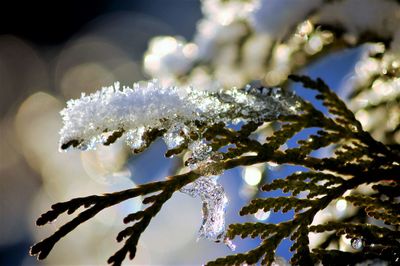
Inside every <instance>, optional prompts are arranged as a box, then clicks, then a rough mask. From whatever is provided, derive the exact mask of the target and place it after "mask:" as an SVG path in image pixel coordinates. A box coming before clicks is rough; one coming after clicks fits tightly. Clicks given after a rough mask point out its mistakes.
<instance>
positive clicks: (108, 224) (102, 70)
mask: <svg viewBox="0 0 400 266" xmlns="http://www.w3.org/2000/svg"><path fill="white" fill-rule="evenodd" d="M1 5H2V6H1V8H0V265H105V264H106V261H107V258H108V257H109V256H110V255H112V254H113V253H114V252H115V251H116V250H117V249H118V248H119V247H120V246H121V245H120V244H118V243H117V242H116V240H115V237H116V235H117V233H118V232H119V231H120V230H122V229H123V228H124V225H123V223H122V219H123V217H124V216H125V215H126V214H128V213H131V212H134V211H135V210H139V209H140V207H141V201H140V199H134V200H130V201H128V202H126V203H124V204H121V205H120V206H118V207H116V208H111V209H109V210H106V211H104V212H102V213H101V214H100V215H98V216H96V217H95V218H94V219H92V220H91V221H89V222H87V223H85V224H83V225H81V226H80V227H79V228H78V229H76V230H75V231H73V232H72V233H71V234H70V235H69V236H67V237H65V238H64V239H63V240H62V241H61V242H59V243H57V244H56V246H55V248H54V249H53V251H52V253H51V254H50V255H49V257H48V258H47V259H46V260H45V261H41V262H37V261H36V260H35V259H34V258H32V257H29V255H28V250H29V246H30V245H32V243H33V242H36V241H38V240H40V239H42V238H44V237H46V236H48V235H50V234H51V233H52V232H54V231H55V230H56V229H57V227H58V226H61V225H62V224H63V223H65V222H66V221H68V220H69V219H70V218H71V217H65V216H62V217H60V219H59V220H57V221H55V222H54V223H52V224H51V225H47V226H44V227H43V228H38V227H36V226H35V220H36V219H37V217H39V215H40V214H41V213H43V212H45V211H47V210H48V209H49V208H50V206H51V205H52V204H53V203H56V202H59V201H66V200H69V199H71V198H73V197H79V196H86V195H91V194H101V193H104V192H111V191H118V190H122V189H127V188H131V187H134V186H135V185H136V184H140V183H144V182H149V181H154V180H160V179H162V178H163V177H165V176H167V175H168V174H169V173H170V172H171V169H172V168H173V166H174V161H173V160H172V159H165V158H164V156H163V152H165V150H166V147H165V145H164V144H163V143H162V142H161V141H158V142H156V143H154V144H153V145H152V146H151V148H150V149H149V150H147V151H146V152H145V153H143V154H141V155H140V156H132V155H131V154H130V151H129V150H128V149H127V148H126V147H125V146H124V145H120V144H116V145H112V146H111V147H100V148H99V149H98V150H96V151H87V152H79V151H72V152H68V153H60V152H59V151H58V138H59V135H58V131H59V130H60V128H61V126H62V124H61V117H60V115H59V111H60V110H61V109H62V108H64V106H65V102H66V100H68V99H71V98H77V97H80V94H81V92H86V93H90V92H93V91H95V90H97V89H99V88H101V87H103V86H109V85H112V84H113V83H114V82H115V81H119V82H121V84H122V85H126V86H130V85H132V83H133V82H135V81H139V80H143V79H148V78H149V77H147V76H146V75H145V74H144V72H143V70H142V60H143V54H144V52H145V51H146V49H147V46H148V42H149V40H150V39H151V38H152V37H154V36H157V35H172V36H183V37H184V38H185V39H189V40H190V39H192V37H193V34H194V32H195V30H196V22H197V21H198V20H199V19H200V18H201V16H202V14H201V9H200V1H199V0H151V1H147V0H96V1H95V0H87V1H77V0H69V1H67V0H65V1H23V0H15V1H8V5H5V4H1ZM357 56H358V53H357V51H346V52H343V53H340V54H339V55H335V56H331V57H329V58H327V59H324V60H323V61H319V62H317V63H316V64H314V65H312V66H311V67H310V68H308V69H306V70H305V72H307V73H308V74H310V75H311V76H321V77H323V78H324V79H325V80H326V81H327V82H328V84H329V85H331V86H333V87H340V84H341V82H342V80H343V78H344V77H346V75H347V74H348V73H349V71H350V70H351V69H352V67H353V64H354V61H355V59H356V58H357ZM294 170H296V169H292V170H290V172H292V171H294ZM268 171H270V176H271V177H272V178H275V177H280V176H284V175H286V174H287V170H285V169H280V168H277V167H275V166H273V165H272V166H270V168H269V170H268ZM261 172H262V171H261V170H260V169H259V168H257V167H253V168H248V169H246V170H245V171H242V169H234V170H231V171H227V172H226V173H225V174H224V175H223V177H222V178H221V183H222V184H223V185H224V187H225V189H226V192H227V194H228V197H229V199H230V205H229V207H228V209H227V223H231V222H239V221H245V219H247V220H252V219H253V220H268V221H271V222H276V221H278V220H279V219H282V217H283V216H279V214H278V216H272V215H271V217H270V215H269V213H259V214H258V215H257V216H256V217H250V218H248V217H247V218H243V217H239V216H238V214H237V213H238V210H239V209H240V208H241V206H242V205H243V204H245V203H246V202H247V201H248V200H249V193H250V194H251V193H252V192H251V191H252V188H253V186H254V185H257V184H258V183H259V182H260V179H261ZM200 210H201V203H200V201H199V200H198V199H192V198H190V197H189V196H187V195H184V194H182V193H176V195H174V197H173V198H172V199H171V200H170V201H169V202H168V204H166V206H165V208H164V209H163V210H162V212H161V213H160V214H159V215H158V216H157V217H156V218H155V219H154V220H153V221H152V223H151V225H150V227H149V228H148V230H147V231H146V232H145V233H144V235H143V237H142V239H141V241H140V244H139V249H138V252H137V256H136V258H135V261H133V262H131V261H127V262H126V264H127V265H130V264H134V265H150V264H152V265H155V264H157V265H161V264H164V265H201V264H202V263H204V262H206V261H207V260H211V259H215V258H217V257H219V256H225V255H228V254H231V251H229V249H228V248H227V247H225V246H223V245H221V244H216V243H212V242H208V241H205V240H200V241H198V242H196V238H197V230H198V228H199V226H200V223H201V211H200ZM235 244H236V245H238V251H239V252H242V251H246V250H248V249H249V248H251V247H254V246H255V245H257V241H253V242H252V241H239V240H235ZM289 245H290V243H289V241H287V243H283V244H282V245H281V247H280V248H279V249H278V255H279V256H282V257H284V258H286V259H288V258H289V257H290V253H289V251H288V247H289Z"/></svg>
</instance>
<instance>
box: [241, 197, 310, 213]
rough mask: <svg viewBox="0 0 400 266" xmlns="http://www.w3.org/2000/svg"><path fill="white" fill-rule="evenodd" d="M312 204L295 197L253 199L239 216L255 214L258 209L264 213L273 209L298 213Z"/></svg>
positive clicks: (307, 200)
mask: <svg viewBox="0 0 400 266" xmlns="http://www.w3.org/2000/svg"><path fill="white" fill-rule="evenodd" d="M314 203H315V202H314V201H313V200H309V199H299V198H295V197H277V198H265V199H255V200H252V201H251V202H250V204H249V205H247V206H245V207H243V208H242V210H241V211H240V215H246V214H252V213H256V212H257V211H258V210H260V209H263V210H264V211H269V210H270V209H273V210H274V212H277V211H279V210H280V209H282V211H283V212H288V211H289V210H291V209H295V211H299V210H301V209H303V208H307V207H311V206H313V205H314Z"/></svg>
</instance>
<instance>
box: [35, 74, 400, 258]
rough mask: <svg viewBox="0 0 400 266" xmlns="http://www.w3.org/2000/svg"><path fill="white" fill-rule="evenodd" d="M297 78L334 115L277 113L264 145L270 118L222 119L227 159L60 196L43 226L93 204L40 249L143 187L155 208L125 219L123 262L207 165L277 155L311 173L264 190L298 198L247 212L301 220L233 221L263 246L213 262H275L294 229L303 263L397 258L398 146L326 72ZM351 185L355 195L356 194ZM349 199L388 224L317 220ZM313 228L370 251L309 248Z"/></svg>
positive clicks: (40, 251)
mask: <svg viewBox="0 0 400 266" xmlns="http://www.w3.org/2000/svg"><path fill="white" fill-rule="evenodd" d="M290 78H291V79H292V80H294V81H296V82H302V83H303V85H304V87H306V88H309V89H312V90H316V91H317V92H318V94H317V96H316V97H317V99H320V100H321V101H322V102H323V104H324V105H325V106H326V107H327V108H328V110H329V112H330V114H331V115H332V116H326V115H324V114H323V113H322V112H321V111H319V110H317V109H315V108H314V107H313V106H312V105H311V104H310V103H308V102H306V101H302V103H301V104H302V112H301V114H295V115H290V114H289V115H280V116H278V117H277V121H278V122H279V123H280V124H281V125H282V126H281V127H280V129H278V130H276V131H275V132H274V134H273V135H272V136H270V137H268V138H267V140H266V142H265V143H263V144H262V143H260V142H258V141H255V140H253V139H251V138H249V136H250V134H251V133H252V132H254V131H255V130H256V129H257V128H258V127H259V126H260V125H261V124H262V123H261V122H259V123H255V122H253V121H251V122H249V123H248V124H245V125H243V126H242V128H241V129H240V130H238V131H234V130H232V129H230V128H228V127H226V126H224V125H223V124H221V123H219V124H215V125H214V126H211V127H210V128H208V129H206V130H205V133H204V135H205V136H207V140H208V141H210V143H211V146H212V147H213V149H215V150H217V149H219V148H220V147H223V146H225V145H228V144H235V148H232V147H231V148H230V149H229V151H228V152H226V153H223V154H222V158H221V159H220V160H218V161H213V162H211V163H208V164H205V165H201V167H199V168H197V169H195V170H193V171H190V172H188V173H185V174H181V175H176V176H172V177H168V179H167V180H166V181H159V182H154V183H148V184H145V185H141V186H139V187H137V188H134V189H129V190H125V191H121V192H117V193H111V194H104V195H101V196H89V197H84V198H76V199H73V200H71V201H67V202H62V203H57V204H55V205H53V206H52V209H51V210H50V211H48V212H47V213H44V214H43V215H42V216H41V217H40V218H39V219H38V220H37V224H38V225H44V224H46V223H48V222H51V221H53V220H54V219H56V218H57V217H58V216H59V215H61V214H63V213H64V212H66V213H67V214H72V213H74V212H75V211H76V210H77V209H78V208H80V207H84V208H85V210H84V211H82V212H81V213H79V214H78V216H77V217H76V218H74V219H72V220H71V221H70V222H68V223H66V224H65V225H64V226H62V227H60V229H59V230H58V231H56V232H55V233H54V234H53V235H52V236H50V237H49V238H47V239H45V240H43V241H41V242H39V243H37V244H36V245H34V246H33V247H32V249H31V254H33V255H37V256H38V258H39V259H44V258H45V257H46V256H47V255H48V254H49V252H50V251H51V249H52V248H53V246H54V245H55V244H56V243H57V241H59V240H60V239H61V238H62V237H63V236H65V235H66V234H68V233H70V232H71V231H72V230H74V228H76V227H77V226H78V225H79V224H81V223H83V222H85V221H87V220H89V219H90V218H92V217H93V216H94V215H96V214H97V213H98V212H100V211H101V210H103V209H104V208H107V207H110V206H112V205H115V204H117V203H120V202H122V201H124V200H127V199H130V198H133V197H137V196H140V195H143V196H145V199H144V200H143V203H145V204H147V208H145V209H144V210H141V211H138V212H136V213H132V214H130V215H128V216H127V217H125V218H124V222H125V223H126V224H128V225H129V226H128V227H126V228H125V229H124V230H122V231H121V232H120V233H119V234H118V236H117V241H119V242H122V241H124V243H123V246H122V248H121V249H120V250H119V251H117V252H116V253H115V254H114V255H113V256H111V257H110V259H109V261H108V262H109V263H111V264H112V265H120V264H121V263H122V261H123V260H124V259H125V257H126V256H128V257H129V258H130V259H133V258H134V256H135V253H136V245H137V243H138V241H139V238H140V235H141V233H143V231H144V230H145V229H146V227H147V226H148V224H149V223H150V221H151V219H152V218H153V217H154V216H155V215H157V213H158V212H159V211H160V209H161V208H162V206H163V204H164V203H165V202H166V201H167V200H168V199H169V198H170V197H171V196H172V194H173V193H174V192H176V191H178V190H179V189H181V188H182V187H183V186H185V185H186V184H188V183H190V182H192V181H194V180H196V179H197V178H199V177H200V176H202V175H204V174H205V173H207V172H209V171H210V172H214V171H215V169H223V170H226V169H230V168H233V167H237V166H244V165H251V164H256V163H261V162H274V163H278V164H291V165H301V166H304V167H305V168H307V169H309V171H302V172H296V173H294V174H292V175H289V176H287V177H286V178H282V179H276V180H274V181H273V182H271V183H267V184H264V186H263V187H262V190H264V191H270V190H277V189H281V190H282V191H283V192H289V193H291V196H288V197H277V198H257V199H254V200H253V201H251V202H250V203H249V204H248V205H247V206H244V207H243V208H242V210H241V211H240V215H248V214H253V213H256V212H257V211H258V210H260V209H263V210H264V211H269V210H273V211H279V210H282V211H283V212H287V211H289V210H294V211H295V215H294V217H293V219H291V220H288V221H285V222H282V223H278V224H268V223H261V222H257V223H244V224H232V225H230V226H229V228H228V231H227V237H228V238H230V239H233V238H234V237H236V236H240V237H242V238H245V237H252V238H255V237H260V238H261V239H262V243H261V245H260V246H259V247H257V248H256V249H254V250H251V251H249V252H247V253H244V254H236V255H231V256H228V257H226V258H220V259H217V260H216V261H214V262H209V263H208V264H209V265H221V264H225V265H233V264H241V263H248V264H252V263H257V262H259V261H261V262H262V264H271V263H272V262H273V261H274V252H275V249H276V248H277V246H278V245H279V243H280V242H281V241H282V240H283V239H284V238H288V237H290V238H291V239H292V240H293V241H294V242H293V246H292V247H291V250H293V251H295V253H294V256H293V258H292V260H291V262H292V263H293V264H294V265H310V264H313V263H316V262H318V261H320V262H322V263H323V264H324V265H325V264H329V263H331V262H333V261H337V259H343V260H344V259H345V260H346V261H348V262H349V263H350V262H352V263H356V262H361V261H365V260H367V259H375V258H379V259H381V260H385V261H388V262H392V263H395V262H397V260H398V258H399V251H400V245H399V240H400V233H399V231H398V226H399V225H400V215H399V213H398V210H399V207H400V206H399V202H398V198H399V196H400V190H399V189H400V186H399V182H398V181H397V178H398V173H399V172H400V166H399V164H400V155H399V152H398V150H393V149H391V148H389V147H387V146H385V145H384V144H382V143H381V142H378V141H376V140H374V139H373V138H372V137H371V136H370V134H369V133H368V132H366V131H364V130H363V129H362V127H361V125H360V123H359V122H358V121H357V120H356V119H355V117H354V115H353V113H352V112H351V111H350V110H349V109H347V107H346V105H345V104H344V103H343V102H342V101H341V100H340V99H339V98H338V97H337V96H336V94H334V93H333V92H332V91H331V90H330V89H329V88H328V86H327V85H326V84H325V83H324V82H323V81H322V80H321V79H317V80H312V79H310V78H308V77H306V76H294V75H292V76H290ZM306 128H318V129H319V130H318V132H317V134H313V135H310V136H309V138H308V139H307V140H305V141H304V140H301V141H299V142H298V146H297V147H295V148H290V149H286V150H282V149H279V148H280V147H281V145H283V144H285V143H286V142H287V141H288V140H289V139H290V138H292V137H293V136H294V135H295V134H296V133H298V132H300V131H302V130H304V129H306ZM330 145H333V149H334V154H333V156H332V157H327V158H315V157H313V156H312V155H310V153H311V152H312V151H314V150H318V149H320V148H323V147H328V146H330ZM178 150H179V149H178ZM248 152H255V153H256V155H245V153H248ZM168 153H169V154H171V153H177V150H175V151H171V150H170V151H168ZM364 184H371V185H372V187H371V188H372V189H371V192H370V193H369V194H367V195H365V194H360V193H357V190H356V188H357V187H359V186H361V185H364ZM347 191H352V193H350V194H348V195H347V196H346V195H345V193H346V192H347ZM154 193H157V194H154ZM149 194H151V195H149ZM339 198H344V199H345V200H347V201H348V202H350V203H352V204H354V205H355V206H357V207H359V208H360V212H362V213H364V214H365V216H366V217H373V218H375V219H377V220H381V221H382V222H383V223H384V224H385V225H386V226H378V225H372V224H366V223H364V221H357V219H356V218H357V217H355V219H354V220H353V219H350V220H347V221H340V220H339V221H331V222H327V223H324V224H318V225H312V222H313V218H314V216H315V215H316V213H317V212H318V211H321V210H323V209H324V208H326V207H327V206H328V205H329V204H330V203H331V202H333V201H335V200H337V199H339ZM310 232H317V233H320V232H329V233H330V234H331V235H332V237H331V238H329V241H334V240H335V239H336V238H337V237H338V236H340V235H345V236H346V237H347V238H350V239H352V241H353V242H357V243H358V242H360V243H361V244H360V245H361V246H360V247H358V248H359V249H360V250H362V252H361V251H359V252H356V253H349V252H342V251H338V250H336V251H335V250H327V249H326V247H327V246H328V245H329V243H324V245H321V246H320V247H318V248H315V249H313V250H310V249H309V247H308V242H309V240H308V234H309V233H310Z"/></svg>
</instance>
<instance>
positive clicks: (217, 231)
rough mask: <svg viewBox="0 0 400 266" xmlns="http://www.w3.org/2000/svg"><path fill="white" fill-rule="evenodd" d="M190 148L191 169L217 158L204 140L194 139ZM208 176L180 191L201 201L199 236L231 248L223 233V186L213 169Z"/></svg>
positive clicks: (232, 248)
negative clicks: (201, 216) (201, 218)
mask: <svg viewBox="0 0 400 266" xmlns="http://www.w3.org/2000/svg"><path fill="white" fill-rule="evenodd" d="M189 149H190V150H192V158H191V161H190V164H189V167H190V168H191V169H195V168H198V167H202V166H204V165H206V164H209V163H211V162H213V161H214V160H215V159H218V153H214V152H213V151H212V149H211V147H210V146H209V145H207V143H206V142H205V141H194V142H193V143H191V144H190V145H189ZM208 173H210V175H209V176H202V177H199V178H198V179H196V181H194V182H192V183H190V184H188V185H186V186H184V187H183V188H182V189H181V190H180V191H181V192H183V193H185V194H188V195H189V196H192V197H194V198H197V197H199V198H200V199H201V201H202V203H203V207H202V215H203V221H202V224H201V227H200V229H199V238H204V239H209V240H212V241H215V242H224V243H225V244H226V245H227V246H228V247H229V248H230V249H231V250H234V249H235V245H233V244H232V242H231V241H230V240H229V239H228V238H227V237H226V235H225V209H226V206H227V204H228V198H227V197H226V194H225V191H224V188H223V187H222V186H221V185H220V184H219V183H218V182H217V180H218V178H219V176H218V175H212V174H213V173H215V171H214V170H210V171H208Z"/></svg>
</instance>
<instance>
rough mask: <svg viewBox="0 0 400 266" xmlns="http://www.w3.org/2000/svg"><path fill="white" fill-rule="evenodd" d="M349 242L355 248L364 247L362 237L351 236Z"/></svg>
mask: <svg viewBox="0 0 400 266" xmlns="http://www.w3.org/2000/svg"><path fill="white" fill-rule="evenodd" d="M350 243H351V246H352V248H354V249H357V250H360V249H362V248H363V247H364V241H363V239H362V238H352V239H351V241H350Z"/></svg>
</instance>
